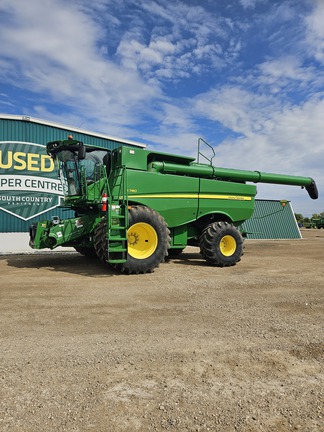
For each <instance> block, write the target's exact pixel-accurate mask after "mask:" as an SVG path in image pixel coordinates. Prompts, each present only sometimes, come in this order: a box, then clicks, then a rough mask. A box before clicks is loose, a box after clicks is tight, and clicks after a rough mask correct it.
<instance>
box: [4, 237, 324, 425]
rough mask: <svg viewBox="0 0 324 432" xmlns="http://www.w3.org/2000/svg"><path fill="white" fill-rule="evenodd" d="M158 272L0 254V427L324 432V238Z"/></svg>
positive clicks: (189, 258) (252, 244) (192, 256)
mask: <svg viewBox="0 0 324 432" xmlns="http://www.w3.org/2000/svg"><path fill="white" fill-rule="evenodd" d="M302 234H303V236H304V239H302V240H277V241H254V240H249V241H246V246H245V255H244V256H243V259H242V261H241V262H240V263H239V264H238V265H236V266H234V267H231V268H224V269H220V268H212V267H208V266H207V265H206V264H205V262H204V261H203V260H202V259H201V258H200V255H199V254H198V249H196V248H187V249H186V250H185V253H184V254H182V255H181V256H180V258H177V259H174V260H170V261H169V262H166V263H164V264H162V265H161V266H160V267H159V268H158V269H156V271H155V272H154V273H152V274H147V275H138V276H136V275H132V276H125V275H118V274H114V273H113V272H112V271H110V270H109V269H107V268H105V267H103V266H102V265H101V264H100V263H99V262H97V261H96V260H88V259H86V258H85V257H83V256H81V255H78V254H77V253H53V252H49V253H42V254H31V255H6V256H4V255H2V256H0V275H1V288H0V293H1V303H0V307H1V314H0V335H1V363H0V369H1V374H0V380H1V388H0V430H1V431H10V432H16V431H22V432H29V431H30V432H34V431H55V432H56V431H96V432H101V431H105V432H106V431H108V432H110V431H112V432H118V431H130V432H133V431H145V432H146V431H164V430H169V431H219V432H233V431H242V432H245V431H251V432H252V431H253V432H260V431H275V432H284V431H296V430H298V431H302V432H307V431H311V432H313V431H324V426H323V425H324V413H323V402H324V367H323V363H324V362H323V360H324V359H323V348H324V343H323V297H324V296H323V288H324V271H323V260H324V230H303V231H302Z"/></svg>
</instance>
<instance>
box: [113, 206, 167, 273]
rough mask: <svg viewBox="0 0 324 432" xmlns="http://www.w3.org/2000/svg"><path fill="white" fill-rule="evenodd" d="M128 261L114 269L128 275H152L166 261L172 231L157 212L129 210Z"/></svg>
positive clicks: (138, 207)
mask: <svg viewBox="0 0 324 432" xmlns="http://www.w3.org/2000/svg"><path fill="white" fill-rule="evenodd" d="M127 242H128V253H127V260H126V262H125V263H122V264H115V265H114V267H115V268H116V269H118V270H119V271H121V272H122V273H127V274H133V273H135V274H139V273H151V272H152V271H153V269H154V268H156V267H158V266H159V264H160V263H161V262H162V261H164V257H165V256H166V255H167V251H168V248H169V247H170V231H169V229H168V226H167V224H166V222H165V220H164V219H163V217H162V216H161V215H160V214H159V213H157V212H156V211H155V210H153V209H151V208H149V207H144V206H134V207H132V208H130V210H129V228H128V231H127Z"/></svg>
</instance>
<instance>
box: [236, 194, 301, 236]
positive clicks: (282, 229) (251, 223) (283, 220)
mask: <svg viewBox="0 0 324 432" xmlns="http://www.w3.org/2000/svg"><path fill="white" fill-rule="evenodd" d="M241 229H242V230H243V231H245V232H246V238H247V239H300V238H301V237H302V236H301V233H300V229H299V227H298V224H297V221H296V218H295V215H294V212H293V209H292V205H291V202H290V201H282V200H281V201H279V200H261V199H256V200H255V206H254V212H253V215H252V217H251V218H250V219H248V220H247V221H245V222H244V223H243V224H242V225H241Z"/></svg>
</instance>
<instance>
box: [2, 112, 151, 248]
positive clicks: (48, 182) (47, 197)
mask: <svg viewBox="0 0 324 432" xmlns="http://www.w3.org/2000/svg"><path fill="white" fill-rule="evenodd" d="M68 135H73V138H74V139H77V140H80V141H83V142H84V143H86V144H91V145H94V146H96V145H98V146H100V147H105V148H107V149H110V150H112V149H114V148H117V147H120V146H122V145H126V146H129V147H142V148H144V147H145V145H144V144H141V143H138V142H135V141H129V140H121V139H118V138H114V137H111V136H107V135H104V134H99V133H94V132H90V131H87V130H83V129H79V128H75V127H71V126H66V125H63V124H59V123H54V122H49V121H44V120H40V119H35V118H32V117H28V116H18V115H7V114H0V252H3V251H5V250H6V249H8V246H9V245H10V244H11V242H12V239H13V238H14V237H16V238H18V236H17V234H16V235H14V233H20V236H19V238H24V239H27V237H26V235H27V232H28V230H29V225H30V223H31V221H32V220H33V221H36V220H41V219H50V218H51V217H52V216H53V215H54V214H55V215H58V216H60V217H67V213H66V212H65V213H63V210H62V209H57V206H58V205H59V204H60V200H61V198H62V191H61V185H60V182H59V180H58V178H57V170H56V167H54V163H53V161H52V160H51V158H50V157H49V156H48V155H47V154H46V149H45V147H46V143H47V142H49V141H55V140H64V139H67V137H68ZM22 233H25V234H26V235H22ZM9 234H12V235H9ZM25 241H26V242H27V243H26V244H27V248H28V241H27V240H23V242H25ZM22 244H23V243H22ZM18 249H20V247H18Z"/></svg>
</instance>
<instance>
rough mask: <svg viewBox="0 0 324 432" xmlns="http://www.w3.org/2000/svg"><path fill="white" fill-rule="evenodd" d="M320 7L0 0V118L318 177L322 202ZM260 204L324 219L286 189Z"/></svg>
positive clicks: (291, 0)
mask: <svg viewBox="0 0 324 432" xmlns="http://www.w3.org/2000/svg"><path fill="white" fill-rule="evenodd" d="M323 22H324V1H321V0H280V1H276V0H200V1H199V0H182V1H180V0H173V1H170V0H137V1H135V0H118V2H117V1H116V0H92V1H91V2H90V1H89V0H69V1H64V0H29V1H26V0H14V1H12V0H0V40H1V44H0V112H2V113H6V114H21V115H29V116H31V117H36V118H40V119H44V120H51V121H56V122H59V123H63V124H67V125H71V126H74V127H80V128H82V129H89V130H91V131H96V132H101V133H105V134H108V135H112V136H116V137H120V138H128V139H132V140H136V141H140V142H144V143H145V144H147V145H148V146H149V148H155V149H157V150H159V151H166V152H172V153H178V154H187V155H196V147H197V139H198V137H202V138H203V139H204V140H206V141H207V142H209V143H210V144H211V145H213V146H214V148H215V152H216V156H215V159H214V165H216V166H222V167H229V168H240V169H250V170H261V171H267V172H278V173H288V174H293V175H294V174H296V175H303V176H311V177H314V178H315V180H316V181H317V184H318V187H319V190H320V194H321V192H323V191H324V169H323V166H324V68H323V64H324V25H323ZM258 191H259V192H258V198H268V199H269V198H272V199H289V200H291V201H292V205H293V208H294V211H295V212H296V213H302V214H303V215H304V216H310V215H312V213H315V212H321V211H324V201H323V199H322V198H321V196H320V199H319V200H317V201H313V200H311V199H309V198H308V195H307V193H306V192H305V191H301V190H300V189H299V188H296V187H286V186H271V185H267V186H266V185H261V184H260V185H258Z"/></svg>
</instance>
